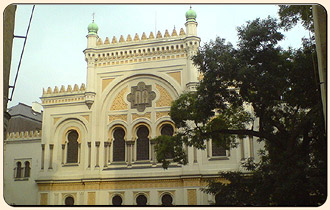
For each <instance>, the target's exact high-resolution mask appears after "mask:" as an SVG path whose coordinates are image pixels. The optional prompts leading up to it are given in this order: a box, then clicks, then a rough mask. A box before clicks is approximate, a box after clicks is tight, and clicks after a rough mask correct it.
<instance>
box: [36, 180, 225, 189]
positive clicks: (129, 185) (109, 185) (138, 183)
mask: <svg viewBox="0 0 330 210" xmlns="http://www.w3.org/2000/svg"><path fill="white" fill-rule="evenodd" d="M217 180H218V179H217ZM218 181H224V180H222V179H221V180H218ZM206 185H207V182H206V181H205V182H204V181H203V180H201V179H196V178H187V179H180V178H179V179H166V180H164V179H154V180H133V179H132V180H120V181H93V182H91V181H85V182H63V183H39V184H38V188H39V191H80V190H124V189H138V188H154V189H160V188H172V187H198V186H201V187H204V186H206Z"/></svg>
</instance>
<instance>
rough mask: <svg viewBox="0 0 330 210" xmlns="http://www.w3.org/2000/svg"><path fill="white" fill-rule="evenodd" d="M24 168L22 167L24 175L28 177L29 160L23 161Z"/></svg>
mask: <svg viewBox="0 0 330 210" xmlns="http://www.w3.org/2000/svg"><path fill="white" fill-rule="evenodd" d="M24 164H25V169H24V177H30V170H31V168H30V162H29V161H25V163H24Z"/></svg>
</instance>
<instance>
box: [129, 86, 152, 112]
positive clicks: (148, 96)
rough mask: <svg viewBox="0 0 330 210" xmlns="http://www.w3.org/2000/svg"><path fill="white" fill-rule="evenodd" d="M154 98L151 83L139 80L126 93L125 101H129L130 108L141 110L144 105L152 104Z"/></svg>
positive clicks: (143, 108) (149, 105)
mask: <svg viewBox="0 0 330 210" xmlns="http://www.w3.org/2000/svg"><path fill="white" fill-rule="evenodd" d="M155 98H156V93H155V92H154V91H152V90H151V85H146V84H145V83H144V82H139V83H138V84H137V86H133V87H131V93H130V94H128V95H127V101H129V102H130V103H131V109H137V110H138V111H139V112H143V111H144V110H145V109H146V107H151V106H152V100H154V99H155Z"/></svg>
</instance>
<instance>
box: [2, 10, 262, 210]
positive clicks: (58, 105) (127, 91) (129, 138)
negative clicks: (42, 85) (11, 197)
mask: <svg viewBox="0 0 330 210" xmlns="http://www.w3.org/2000/svg"><path fill="white" fill-rule="evenodd" d="M97 32H98V26H97V25H96V24H95V23H94V21H93V23H91V24H90V25H89V26H88V35H87V48H86V49H85V50H84V54H85V60H86V62H87V84H86V85H85V84H82V85H81V86H80V87H79V86H78V85H74V86H73V87H71V86H68V87H67V88H65V87H64V86H62V87H61V88H58V87H55V88H54V89H52V88H48V89H47V90H44V91H43V95H42V97H41V100H42V106H43V124H42V131H41V134H42V135H41V136H42V137H41V142H40V145H39V148H37V147H36V148H37V149H38V151H39V152H38V155H39V154H40V156H39V157H36V158H37V160H38V161H37V163H35V164H34V163H32V165H33V167H36V168H33V169H34V170H36V171H37V175H36V177H35V179H34V180H35V185H34V188H35V189H37V193H36V194H35V198H34V200H35V202H36V204H38V205H39V204H40V205H210V204H212V203H213V202H214V196H211V195H208V194H205V193H203V192H202V191H201V188H202V187H204V186H205V184H206V182H205V180H206V179H207V178H212V177H216V175H217V173H218V172H219V170H239V169H240V161H241V159H243V158H247V157H254V156H255V155H256V151H257V149H258V145H257V143H256V142H255V140H254V139H253V138H247V139H242V140H241V144H240V146H239V147H237V148H235V149H231V150H230V151H226V150H222V149H219V148H215V146H214V145H212V142H207V145H206V146H207V149H206V150H203V151H201V150H197V149H196V148H193V147H187V148H186V149H187V153H188V164H187V165H184V166H183V165H179V164H176V163H171V164H170V166H169V168H168V169H167V170H164V169H163V168H162V167H161V164H160V163H158V162H157V161H156V159H155V151H154V146H155V142H153V141H152V139H153V138H154V137H156V136H159V135H161V134H162V135H173V133H174V132H175V126H174V123H173V122H172V120H171V118H170V116H169V111H170V107H171V102H172V101H173V100H175V99H176V98H177V97H178V96H179V95H180V94H181V93H183V92H185V91H194V90H195V88H196V85H197V83H198V81H199V77H200V75H199V72H198V70H197V69H196V67H195V66H194V65H193V63H192V61H191V56H192V55H194V54H195V53H196V52H197V50H198V47H199V44H200V38H199V37H198V36H197V21H196V13H195V12H194V11H193V10H192V9H191V8H190V10H189V11H188V12H187V13H186V24H185V30H184V29H180V30H178V31H177V30H176V29H173V31H172V32H171V33H170V32H168V31H167V30H166V31H165V33H164V34H161V32H158V33H157V34H153V33H152V32H151V33H150V34H149V36H147V35H146V34H145V33H143V34H142V35H141V37H140V36H139V35H138V34H135V36H134V37H131V36H130V35H128V36H127V37H126V38H124V36H121V37H120V38H119V40H117V38H116V37H113V38H112V40H111V41H110V40H109V38H106V39H105V41H104V42H103V41H102V39H101V38H100V37H98V34H97ZM12 136H13V135H12ZM9 137H10V135H9ZM14 139H15V137H12V138H8V140H7V141H14ZM169 158H170V157H169ZM12 165H13V166H15V167H16V168H17V163H16V165H15V164H12Z"/></svg>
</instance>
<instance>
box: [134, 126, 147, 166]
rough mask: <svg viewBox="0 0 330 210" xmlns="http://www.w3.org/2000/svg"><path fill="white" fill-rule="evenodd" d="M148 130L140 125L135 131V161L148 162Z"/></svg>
mask: <svg viewBox="0 0 330 210" xmlns="http://www.w3.org/2000/svg"><path fill="white" fill-rule="evenodd" d="M148 135H149V130H148V128H147V127H146V126H144V125H142V126H140V127H139V128H138V130H137V137H138V138H137V145H136V147H137V157H136V159H137V160H149V138H148Z"/></svg>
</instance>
